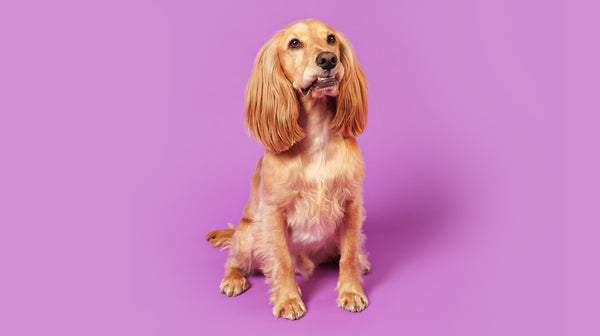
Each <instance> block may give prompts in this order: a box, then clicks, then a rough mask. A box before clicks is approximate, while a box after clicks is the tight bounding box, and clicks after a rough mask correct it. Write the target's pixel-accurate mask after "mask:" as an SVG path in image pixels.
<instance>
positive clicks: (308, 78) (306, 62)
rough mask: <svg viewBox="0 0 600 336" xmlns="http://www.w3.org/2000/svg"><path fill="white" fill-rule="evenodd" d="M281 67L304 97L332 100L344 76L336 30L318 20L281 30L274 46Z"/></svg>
mask: <svg viewBox="0 0 600 336" xmlns="http://www.w3.org/2000/svg"><path fill="white" fill-rule="evenodd" d="M278 56H279V61H280V62H281V68H282V69H283V72H284V74H285V76H286V77H287V79H288V80H289V81H290V82H291V83H292V85H293V86H294V88H295V89H296V90H298V91H299V92H300V93H301V94H302V96H304V97H307V98H321V97H323V96H332V97H335V96H337V95H338V93H339V82H340V81H341V80H342V78H343V77H344V66H343V64H342V63H341V62H340V42H339V41H338V37H337V34H336V31H335V30H334V29H333V28H331V27H329V26H327V25H326V24H324V23H322V22H319V21H301V22H296V23H294V24H292V25H291V26H289V27H287V28H286V29H284V30H283V31H282V35H281V37H280V39H279V44H278Z"/></svg>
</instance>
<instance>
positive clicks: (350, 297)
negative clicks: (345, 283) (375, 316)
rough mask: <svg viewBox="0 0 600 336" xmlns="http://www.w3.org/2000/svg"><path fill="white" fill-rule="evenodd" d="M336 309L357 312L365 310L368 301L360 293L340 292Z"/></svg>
mask: <svg viewBox="0 0 600 336" xmlns="http://www.w3.org/2000/svg"><path fill="white" fill-rule="evenodd" d="M337 305H338V307H341V308H344V309H346V310H347V311H351V312H359V311H363V310H365V308H367V306H368V305H369V300H367V297H366V296H365V294H364V293H362V291H361V292H360V293H359V292H357V291H342V292H340V294H339V295H338V298H337Z"/></svg>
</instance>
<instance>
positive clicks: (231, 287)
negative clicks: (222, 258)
mask: <svg viewBox="0 0 600 336" xmlns="http://www.w3.org/2000/svg"><path fill="white" fill-rule="evenodd" d="M248 288H250V284H249V283H248V280H246V278H245V277H243V276H226V277H225V278H223V281H221V286H220V290H221V293H223V294H226V295H227V296H238V295H240V294H242V293H243V292H245V291H246V290H247V289H248Z"/></svg>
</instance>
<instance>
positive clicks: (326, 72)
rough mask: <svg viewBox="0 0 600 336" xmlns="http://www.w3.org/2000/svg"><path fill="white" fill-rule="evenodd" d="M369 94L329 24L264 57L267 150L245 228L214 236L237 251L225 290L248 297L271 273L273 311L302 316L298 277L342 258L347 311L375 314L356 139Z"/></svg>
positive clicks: (255, 111)
mask: <svg viewBox="0 0 600 336" xmlns="http://www.w3.org/2000/svg"><path fill="white" fill-rule="evenodd" d="M366 89H367V85H366V76H365V74H364V72H363V70H362V69H361V67H360V65H359V64H358V62H357V61H356V58H355V56H354V53H353V50H352V46H351V45H350V42H349V41H348V40H347V39H346V38H345V37H344V36H343V35H342V34H341V33H339V32H337V31H335V30H334V29H333V28H331V27H330V26H328V25H326V24H324V23H322V22H319V21H316V20H303V21H298V22H295V23H293V24H291V25H289V26H287V27H286V28H284V29H282V30H281V31H279V32H277V33H276V34H275V36H273V37H272V38H271V39H270V40H269V41H268V42H267V43H266V44H265V45H264V46H263V47H262V49H261V50H260V51H259V53H258V55H257V57H256V62H255V65H254V69H253V71H252V75H251V76H250V79H249V81H248V86H247V89H246V114H245V121H246V126H247V128H248V131H249V132H251V133H252V134H253V135H254V137H255V138H256V139H257V140H258V141H259V142H260V143H261V144H263V145H264V146H265V153H264V155H263V156H262V157H261V158H260V160H259V161H258V164H257V166H256V170H255V172H254V175H253V177H252V181H251V191H250V199H249V200H248V203H247V204H246V207H245V208H244V212H243V216H242V219H241V220H240V222H239V224H238V225H237V226H236V227H234V226H231V227H230V228H228V229H219V230H212V231H210V232H209V233H208V234H207V236H206V239H207V240H209V241H210V242H211V245H212V246H214V247H216V246H221V247H224V248H229V257H228V258H227V262H226V263H225V276H224V278H223V281H222V282H221V286H220V289H221V292H222V293H225V294H227V296H234V295H239V294H241V293H243V292H244V291H245V290H247V289H248V288H249V284H248V282H247V280H246V276H247V275H248V274H250V273H251V272H253V271H261V272H262V273H263V274H265V276H266V277H267V281H268V282H269V283H270V284H271V286H272V287H271V303H272V304H273V305H274V307H273V314H274V315H275V316H276V317H285V318H288V319H297V318H300V317H301V316H303V315H304V313H305V312H306V308H305V306H304V303H303V302H302V299H301V297H300V296H301V293H300V288H299V287H298V283H297V281H296V277H295V273H296V272H298V273H300V274H302V275H303V276H308V275H309V274H310V273H311V272H312V271H313V269H314V268H315V266H316V265H318V264H319V263H322V262H325V261H328V260H339V265H340V274H339V280H338V284H337V288H336V289H337V290H338V293H339V294H338V299H337V304H338V305H339V306H340V307H342V308H344V309H346V310H349V311H355V312H356V311H361V310H363V309H365V308H366V307H367V305H368V300H367V297H366V296H365V293H364V291H363V289H362V286H361V274H362V273H366V272H368V271H370V269H371V266H370V264H369V262H368V261H367V257H366V253H365V252H364V250H363V243H364V239H365V238H364V235H363V234H362V222H363V220H364V209H363V201H362V180H363V176H364V169H363V158H362V154H361V151H360V148H359V146H358V143H357V142H356V139H355V138H354V137H355V136H358V135H359V134H361V133H362V132H363V131H364V128H365V123H366V119H367V95H366Z"/></svg>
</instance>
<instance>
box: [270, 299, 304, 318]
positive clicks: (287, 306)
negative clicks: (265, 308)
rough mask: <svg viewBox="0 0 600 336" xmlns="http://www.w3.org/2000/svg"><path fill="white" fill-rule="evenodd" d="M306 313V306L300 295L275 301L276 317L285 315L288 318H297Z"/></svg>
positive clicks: (274, 312) (274, 313)
mask: <svg viewBox="0 0 600 336" xmlns="http://www.w3.org/2000/svg"><path fill="white" fill-rule="evenodd" d="M304 313H306V306H304V302H302V299H300V298H299V297H295V298H291V299H287V300H282V301H280V302H277V303H275V307H273V315H275V317H276V318H280V317H284V318H286V319H288V320H297V319H299V318H301V317H302V316H303V315H304Z"/></svg>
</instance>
